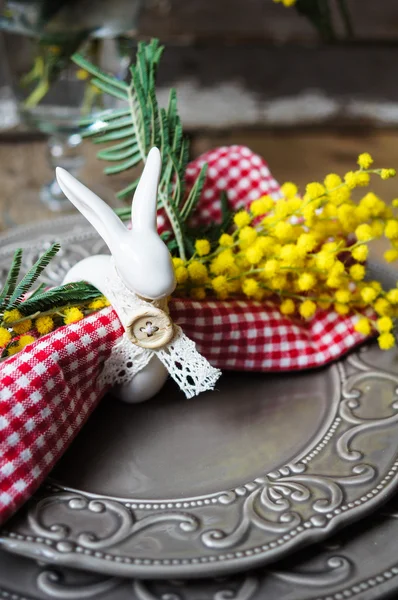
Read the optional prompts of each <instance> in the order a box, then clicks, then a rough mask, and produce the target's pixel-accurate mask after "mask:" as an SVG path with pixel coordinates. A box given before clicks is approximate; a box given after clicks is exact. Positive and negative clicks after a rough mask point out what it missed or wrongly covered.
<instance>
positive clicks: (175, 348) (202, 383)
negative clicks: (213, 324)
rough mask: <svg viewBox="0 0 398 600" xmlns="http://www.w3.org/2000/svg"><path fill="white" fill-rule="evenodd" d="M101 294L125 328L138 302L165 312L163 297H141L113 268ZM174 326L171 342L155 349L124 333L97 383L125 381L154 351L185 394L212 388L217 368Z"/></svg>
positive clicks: (197, 392) (110, 383) (108, 383)
mask: <svg viewBox="0 0 398 600" xmlns="http://www.w3.org/2000/svg"><path fill="white" fill-rule="evenodd" d="M104 295H105V296H106V297H107V299H108V300H109V302H110V303H111V304H112V306H113V308H114V309H115V311H116V313H117V315H118V317H119V319H120V321H121V322H122V325H123V327H124V328H125V329H126V328H127V326H128V324H129V323H130V322H131V317H132V315H133V314H134V312H135V311H136V310H137V308H138V307H139V306H144V307H148V308H150V307H153V306H155V307H156V308H160V309H162V310H164V311H165V312H168V311H167V300H165V299H162V300H159V301H153V302H152V303H150V302H147V301H145V300H143V299H142V298H140V297H139V296H137V295H136V294H134V292H131V291H130V290H129V289H128V288H127V287H126V286H125V285H124V283H123V282H122V280H121V279H120V277H119V275H118V274H117V272H116V269H114V272H113V277H110V278H108V279H107V280H106V282H105V287H104ZM174 328H175V335H174V337H173V339H172V340H171V342H169V343H168V344H167V345H165V346H163V347H162V348H158V349H156V350H155V349H154V350H149V349H146V348H141V347H140V346H137V345H135V344H133V343H132V342H131V341H130V340H129V338H128V337H127V335H126V333H125V334H124V335H123V337H122V339H121V340H120V341H119V342H118V343H117V344H115V346H114V347H113V348H112V352H111V355H110V357H109V358H108V359H107V361H106V362H105V365H104V369H103V371H102V373H101V376H100V384H101V385H112V386H114V385H118V384H126V383H128V382H129V381H131V379H132V378H133V377H134V376H135V375H136V374H137V373H139V371H141V370H142V369H144V368H145V367H146V366H147V364H148V363H149V361H150V360H151V358H152V356H153V354H155V355H156V356H157V358H158V359H159V360H160V361H161V362H162V363H163V364H164V366H165V367H166V369H167V371H168V372H169V374H170V376H171V377H172V378H173V379H174V381H176V383H177V384H178V386H179V387H180V389H181V390H182V391H183V392H184V393H185V395H186V397H187V398H192V397H193V396H196V395H197V394H200V393H201V392H205V391H206V390H213V389H214V386H215V383H216V381H217V380H218V378H219V377H220V375H221V371H220V370H219V369H215V368H214V367H212V366H211V364H210V363H209V362H208V361H207V360H206V359H205V358H204V357H203V356H202V355H201V354H199V352H198V351H197V350H196V344H195V342H193V341H192V340H190V339H189V338H188V337H187V336H186V335H185V333H184V332H183V331H182V329H181V327H179V326H178V325H175V326H174Z"/></svg>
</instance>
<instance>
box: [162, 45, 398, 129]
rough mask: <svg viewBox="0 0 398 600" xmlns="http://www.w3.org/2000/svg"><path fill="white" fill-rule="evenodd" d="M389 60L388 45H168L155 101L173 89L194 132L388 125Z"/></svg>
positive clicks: (395, 101)
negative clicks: (297, 126)
mask: <svg viewBox="0 0 398 600" xmlns="http://www.w3.org/2000/svg"><path fill="white" fill-rule="evenodd" d="M396 55H397V50H396V48H395V46H388V45H387V46H369V45H363V46H361V45H356V46H352V47H351V46H349V47H347V46H321V47H318V48H316V49H315V48H312V47H304V46H291V45H288V46H282V47H280V48H277V47H274V46H264V45H263V44H260V43H255V44H245V45H239V44H238V45H226V44H222V43H216V42H214V43H213V42H212V43H210V42H209V43H206V44H196V45H194V46H186V47H181V46H176V45H169V46H168V47H167V49H166V51H165V53H164V57H163V62H162V66H161V69H160V72H159V85H160V96H161V98H162V102H163V103H166V102H167V95H168V89H169V87H170V86H171V85H173V86H175V87H176V88H177V91H178V94H179V104H180V109H181V114H182V117H183V120H184V122H185V124H186V126H188V127H190V128H193V129H195V128H200V127H213V128H217V127H218V128H220V127H221V128H222V127H231V126H234V127H238V126H247V125H253V126H262V125H263V126H272V127H278V126H282V127H283V126H292V125H303V124H305V125H314V124H325V123H331V124H334V123H340V124H341V123H350V122H351V123H359V124H361V125H363V124H365V123H367V124H378V125H389V124H394V125H395V124H397V123H398V89H397V86H396V76H395V64H396ZM376 82H377V83H376ZM209 107H211V110H209Z"/></svg>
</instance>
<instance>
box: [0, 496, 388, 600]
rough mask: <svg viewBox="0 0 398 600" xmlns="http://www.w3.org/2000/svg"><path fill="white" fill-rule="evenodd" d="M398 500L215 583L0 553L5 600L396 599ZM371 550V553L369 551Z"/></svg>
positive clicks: (0, 595) (0, 588) (0, 594)
mask: <svg viewBox="0 0 398 600" xmlns="http://www.w3.org/2000/svg"><path fill="white" fill-rule="evenodd" d="M397 537H398V501H397V499H396V498H394V499H393V501H392V502H390V503H389V504H388V505H387V506H385V507H383V508H382V509H381V510H380V509H379V510H378V511H376V512H375V513H373V514H372V515H370V516H369V517H368V518H367V519H366V520H365V521H361V522H359V523H356V524H355V525H351V526H349V527H346V528H345V529H344V530H343V531H342V532H339V534H337V535H334V536H333V537H332V538H329V539H328V540H327V541H324V542H323V543H322V544H316V545H313V546H311V547H310V548H307V549H304V550H301V551H300V552H297V553H295V554H293V555H291V556H289V557H288V558H285V559H284V560H282V561H280V562H279V563H277V564H276V565H269V566H265V567H264V566H263V567H260V568H258V569H256V570H250V571H247V572H246V573H242V574H238V575H233V576H230V577H223V578H217V579H200V580H198V579H196V580H195V579H193V580H188V581H187V580H186V581H181V580H180V581H178V580H177V581H175V580H174V581H173V580H152V581H149V580H137V579H135V580H131V579H122V578H119V577H112V576H106V575H99V574H93V573H90V572H87V571H86V572H85V571H76V570H72V569H68V568H63V567H60V566H58V565H50V564H48V565H45V564H43V563H41V564H37V563H36V562H35V561H33V560H31V559H27V558H22V557H20V556H16V555H12V554H10V553H6V552H1V551H0V598H8V600H10V599H12V600H54V599H57V600H82V599H83V598H93V599H94V598H95V599H96V600H227V599H229V600H264V599H267V600H342V599H343V598H351V599H353V600H375V599H376V598H377V599H378V600H383V599H385V598H396V597H397V595H398V562H397V557H396V540H397ZM375 549H377V551H376V552H375Z"/></svg>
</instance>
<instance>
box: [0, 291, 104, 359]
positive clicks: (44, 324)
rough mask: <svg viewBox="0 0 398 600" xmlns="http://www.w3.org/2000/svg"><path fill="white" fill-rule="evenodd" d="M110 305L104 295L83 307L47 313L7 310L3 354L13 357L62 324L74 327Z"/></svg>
mask: <svg viewBox="0 0 398 600" xmlns="http://www.w3.org/2000/svg"><path fill="white" fill-rule="evenodd" d="M105 306H109V302H108V300H107V299H106V298H104V297H103V296H100V297H98V298H96V299H94V300H92V301H91V302H89V303H86V304H84V305H79V306H65V307H64V308H59V309H57V310H54V311H48V312H47V313H40V314H37V315H32V316H24V315H23V314H22V313H21V312H20V311H19V309H18V308H14V309H12V310H9V311H5V313H4V315H3V321H2V323H1V325H0V352H1V353H2V358H5V357H7V356H12V355H13V354H16V353H17V352H19V351H20V350H23V348H25V346H27V345H28V344H31V343H32V342H34V341H35V340H36V339H38V338H39V337H41V336H43V335H46V334H47V333H50V332H51V331H53V330H54V329H57V328H58V327H61V326H62V325H70V324H71V323H76V322H77V321H80V320H81V319H83V318H84V317H85V316H86V315H89V314H91V313H92V312H95V311H97V310H100V309H101V308H104V307H105Z"/></svg>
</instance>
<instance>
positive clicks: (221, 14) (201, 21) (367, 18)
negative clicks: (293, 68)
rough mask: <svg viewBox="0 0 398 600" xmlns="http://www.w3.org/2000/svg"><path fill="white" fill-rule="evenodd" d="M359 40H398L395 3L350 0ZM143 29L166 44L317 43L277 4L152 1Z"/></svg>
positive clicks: (308, 28) (266, 0)
mask: <svg viewBox="0 0 398 600" xmlns="http://www.w3.org/2000/svg"><path fill="white" fill-rule="evenodd" d="M347 4H348V6H349V8H350V11H351V13H352V18H353V21H354V24H355V34H356V38H357V39H359V40H393V41H396V39H397V28H398V3H397V2H396V1H395V0H383V1H382V2H380V1H379V2H376V1H375V0H347ZM331 6H332V10H333V13H334V17H335V22H336V28H337V31H338V32H339V33H341V32H342V31H343V26H342V21H341V18H340V16H339V13H338V11H337V3H336V2H335V1H332V2H331ZM139 31H140V33H141V34H142V35H146V36H157V37H160V38H161V39H162V40H169V41H170V40H171V41H176V40H181V41H189V42H191V41H194V40H209V39H217V40H219V39H224V40H225V39H230V40H235V41H236V40H246V41H247V40H255V39H258V40H262V41H275V42H278V43H281V42H292V41H304V42H309V41H315V40H316V39H317V33H316V32H315V30H314V29H313V27H312V25H311V24H310V23H309V22H308V21H307V19H305V18H304V17H301V16H300V15H299V14H298V13H297V11H296V10H295V9H294V8H293V9H292V8H290V9H286V8H285V7H283V6H282V5H280V4H279V5H278V4H275V3H274V2H272V0H217V1H214V0H189V1H188V2H187V0H152V1H150V2H147V3H146V4H145V9H144V11H143V13H142V15H141V19H140V23H139Z"/></svg>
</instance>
